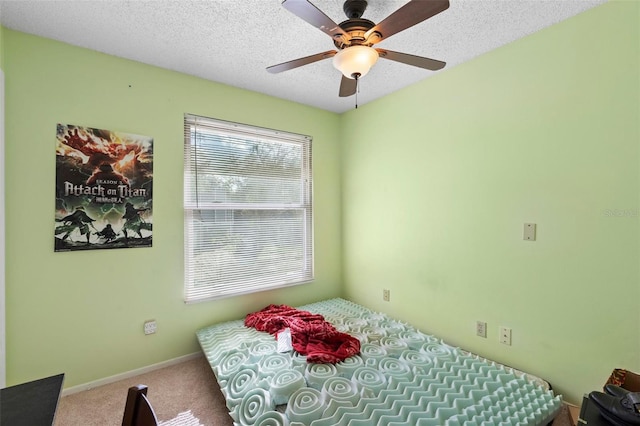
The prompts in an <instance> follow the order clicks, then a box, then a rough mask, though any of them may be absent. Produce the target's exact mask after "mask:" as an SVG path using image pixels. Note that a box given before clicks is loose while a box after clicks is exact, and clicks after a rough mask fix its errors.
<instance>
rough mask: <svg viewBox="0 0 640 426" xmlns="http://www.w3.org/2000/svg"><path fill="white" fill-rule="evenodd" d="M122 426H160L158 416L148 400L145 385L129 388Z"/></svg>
mask: <svg viewBox="0 0 640 426" xmlns="http://www.w3.org/2000/svg"><path fill="white" fill-rule="evenodd" d="M122 426H158V419H157V418H156V414H155V413H154V411H153V407H152V406H151V403H150V402H149V400H148V399H147V387H146V386H145V385H137V386H132V387H130V388H129V392H128V393H127V403H126V404H125V407H124V416H123V418H122Z"/></svg>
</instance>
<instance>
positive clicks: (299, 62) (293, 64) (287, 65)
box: [267, 50, 338, 74]
mask: <svg viewBox="0 0 640 426" xmlns="http://www.w3.org/2000/svg"><path fill="white" fill-rule="evenodd" d="M336 53H338V52H336V51H335V50H327V51H326V52H322V53H316V54H315V55H311V56H305V57H304V58H298V59H294V60H293V61H289V62H283V63H281V64H278V65H272V66H270V67H267V71H269V72H270V73H271V74H277V73H279V72H282V71H289V70H292V69H294V68H298V67H301V66H303V65H308V64H312V63H314V62H318V61H321V60H323V59H328V58H331V57H333V56H335V55H336Z"/></svg>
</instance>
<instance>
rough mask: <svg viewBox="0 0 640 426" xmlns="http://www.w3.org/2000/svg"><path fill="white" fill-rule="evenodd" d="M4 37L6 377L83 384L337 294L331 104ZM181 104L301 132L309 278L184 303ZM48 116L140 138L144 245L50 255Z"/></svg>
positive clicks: (51, 133) (51, 144)
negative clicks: (147, 179)
mask: <svg viewBox="0 0 640 426" xmlns="http://www.w3.org/2000/svg"><path fill="white" fill-rule="evenodd" d="M4 45H5V48H6V56H5V74H6V182H7V186H6V206H7V208H6V223H7V232H6V235H7V240H6V242H7V255H6V260H7V271H6V275H7V282H6V303H7V330H6V331H7V384H8V385H11V384H15V383H19V382H23V381H26V380H30V379H35V378H38V377H42V376H45V375H50V374H55V373H59V372H65V373H66V378H65V386H66V387H70V386H74V385H78V384H82V383H87V382H90V381H93V380H97V379H101V378H105V377H109V376H112V375H115V374H119V373H122V372H125V371H129V370H132V369H136V368H140V367H143V366H147V365H151V364H154V363H157V362H161V361H165V360H168V359H172V358H175V357H179V356H182V355H185V354H190V353H194V352H198V351H199V350H200V349H199V346H198V344H197V341H196V337H195V331H196V330H197V329H198V328H200V327H203V326H206V325H208V324H212V323H215V322H219V321H223V320H228V319H237V318H242V317H243V316H244V315H245V314H246V313H248V312H251V311H254V310H257V309H260V308H262V307H264V306H265V305H266V304H267V303H288V304H293V305H299V304H304V303H308V302H312V301H315V300H318V299H323V298H330V297H336V296H339V295H340V293H341V258H342V254H341V240H340V239H341V233H340V231H341V224H340V221H341V213H340V168H339V161H338V158H339V140H338V136H339V116H337V115H336V114H333V113H328V112H325V111H321V110H318V109H314V108H309V107H306V106H302V105H299V104H295V103H292V102H287V101H283V100H278V99H275V98H271V97H267V96H263V95H259V94H256V93H252V92H249V91H244V90H239V89H236V88H232V87H229V86H225V85H222V84H215V83H211V82H207V81H204V80H201V79H197V78H193V77H189V76H186V75H182V74H178V73H174V72H170V71H166V70H162V69H159V68H154V67H150V66H146V65H143V64H140V63H136V62H131V61H127V60H122V59H118V58H115V57H111V56H107V55H103V54H100V53H97V52H93V51H89V50H85V49H80V48H76V47H72V46H69V45H66V44H62V43H58V42H55V41H51V40H47V39H43V38H38V37H34V36H30V35H26V34H23V33H19V32H15V31H11V30H7V29H5V33H4ZM265 78H266V77H265ZM185 112H189V113H194V114H199V115H204V116H211V117H216V118H220V119H224V120H231V121H237V122H242V123H247V124H253V125H258V126H265V127H270V128H277V129H283V130H288V131H292V132H298V133H302V134H308V135H312V136H313V137H314V142H313V143H314V145H313V149H314V153H313V155H314V201H315V238H316V240H315V268H316V281H315V283H313V284H308V285H303V286H298V287H295V288H289V289H286V290H282V291H273V292H269V293H260V294H254V295H251V296H244V297H236V298H229V299H224V300H220V301H215V302H207V303H200V304H195V305H185V304H184V303H183V301H182V283H183V248H182V240H183V211H182V183H183V179H182V171H183V169H182V150H183V148H182V145H183V125H182V120H183V114H184V113H185ZM58 122H61V123H70V124H78V125H86V126H92V127H97V128H104V129H111V130H117V131H120V132H128V133H135V134H142V135H149V136H153V138H154V153H155V161H154V200H153V201H154V212H153V213H154V217H153V221H154V238H153V239H154V241H153V247H152V248H145V249H128V250H127V249H122V250H102V251H92V252H75V253H54V251H53V238H52V237H53V233H52V230H53V227H54V220H53V219H54V207H55V203H54V201H55V200H54V185H55V181H54V178H55V132H56V123H58ZM151 318H155V319H156V320H157V323H158V333H157V334H155V335H151V336H145V335H144V334H143V332H142V325H143V322H144V321H145V320H147V319H151Z"/></svg>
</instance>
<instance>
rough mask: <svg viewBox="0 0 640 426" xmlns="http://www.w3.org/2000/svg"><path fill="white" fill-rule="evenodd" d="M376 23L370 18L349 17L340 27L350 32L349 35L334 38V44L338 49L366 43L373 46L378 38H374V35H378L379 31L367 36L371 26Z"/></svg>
mask: <svg viewBox="0 0 640 426" xmlns="http://www.w3.org/2000/svg"><path fill="white" fill-rule="evenodd" d="M375 25H376V24H375V23H373V22H371V21H370V20H368V19H362V18H351V19H347V20H346V21H344V22H341V23H340V25H339V26H340V28H342V29H343V30H344V32H345V33H347V34H348V38H347V37H340V38H336V39H334V40H333V44H334V45H335V46H336V47H337V48H338V49H344V48H347V47H349V46H353V45H358V44H360V45H364V46H371V45H373V44H375V43H377V41H378V39H377V38H376V39H373V37H378V36H379V34H378V33H377V32H375V31H374V32H373V34H371V35H369V36H367V37H365V34H366V32H367V31H369V30H370V29H371V28H373V27H375Z"/></svg>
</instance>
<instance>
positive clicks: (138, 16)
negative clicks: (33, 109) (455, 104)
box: [0, 0, 606, 112]
mask: <svg viewBox="0 0 640 426" xmlns="http://www.w3.org/2000/svg"><path fill="white" fill-rule="evenodd" d="M425 1H428V0H425ZM311 2H312V3H313V4H314V5H316V6H317V7H318V8H319V9H320V10H322V11H323V12H324V13H325V14H326V15H327V16H329V17H330V18H331V19H333V20H334V21H335V22H337V23H340V22H342V21H344V20H345V19H346V17H345V15H344V12H343V11H342V5H343V0H311ZM605 2H606V0H450V3H451V6H450V7H449V9H447V10H445V11H444V12H442V13H440V14H438V15H436V16H434V17H432V18H430V19H428V20H426V21H424V22H422V23H420V24H418V25H416V26H414V27H411V28H409V29H407V30H405V31H403V32H400V33H398V34H396V35H394V36H392V37H389V39H387V40H384V41H383V42H381V43H380V44H378V45H376V47H381V48H386V49H389V50H396V51H399V52H404V53H410V54H414V55H419V56H426V57H429V58H433V59H438V60H442V61H445V62H447V66H446V67H445V68H444V69H443V70H441V71H437V72H447V70H449V69H451V68H452V67H454V66H455V65H458V64H460V63H462V62H465V61H468V60H470V59H472V58H474V57H476V56H478V55H481V54H483V53H486V52H488V51H490V50H493V49H495V48H497V47H500V46H502V45H505V44H507V43H509V42H511V41H514V40H516V39H519V38H521V37H524V36H527V35H529V34H532V33H534V32H536V31H538V30H541V29H543V28H545V27H548V26H550V25H553V24H555V23H558V22H560V21H562V20H564V19H567V18H569V17H571V16H574V15H576V14H578V13H580V12H583V11H585V10H587V9H590V8H592V7H594V6H597V5H600V4H602V3H605ZM280 3H281V1H280V0H216V1H191V0H182V1H168V0H153V1H140V0H137V1H119V0H107V1H88V0H76V1H31V0H20V1H0V23H2V25H3V26H5V27H7V28H10V29H14V30H18V31H22V32H26V33H31V34H35V35H39V36H42V37H47V38H51V39H54V40H59V41H63V42H65V43H69V44H72V45H76V46H81V47H86V48H89V49H93V50H96V51H99V52H104V53H107V54H110V55H114V56H119V57H122V58H127V59H132V60H135V61H139V62H143V63H147V64H151V65H155V66H158V67H162V68H167V69H170V70H174V71H179V72H182V73H185V74H190V75H194V76H198V77H202V78H205V79H208V80H213V81H217V82H221V83H225V84H228V85H231V86H235V87H240V88H244V89H249V90H253V91H256V92H260V93H265V94H268V95H272V96H276V97H279V98H284V99H288V100H292V101H296V102H299V103H302V104H306V105H311V106H314V107H318V108H322V109H325V110H328V111H334V112H344V111H347V110H349V109H352V108H353V107H354V104H355V100H354V98H353V97H349V98H339V97H338V88H339V87H340V73H339V72H338V71H337V70H335V69H334V68H333V66H332V63H331V60H330V59H328V60H323V61H320V62H317V63H314V64H311V65H306V66H304V67H300V68H297V69H294V70H290V71H285V72H283V73H280V74H269V73H268V72H266V71H265V68H266V67H268V66H270V65H275V64H278V63H281V62H286V61H290V60H293V59H297V58H300V57H303V56H308V55H312V54H315V53H319V52H323V51H327V50H331V49H333V48H334V46H333V42H332V41H331V38H330V37H329V36H327V35H326V34H325V33H323V32H321V31H320V30H318V29H316V28H314V27H313V26H311V25H310V24H308V23H306V22H304V21H303V20H301V19H300V18H298V17H297V16H295V15H293V14H292V13H290V12H288V11H287V10H285V9H284V8H283V7H282V6H281V5H280ZM405 3H406V0H404V1H403V0H369V6H368V8H367V10H366V12H365V14H364V15H363V18H366V19H369V20H371V21H373V22H376V23H377V22H380V21H381V20H382V19H384V18H385V17H387V16H388V15H389V14H391V13H392V12H393V11H395V10H396V9H398V8H400V7H401V6H402V5H403V4H405ZM437 72H433V71H428V70H424V69H421V68H416V67H412V66H409V65H405V64H400V63H396V62H392V61H388V60H380V61H378V62H377V63H376V65H375V66H374V68H373V69H372V70H371V71H370V72H369V74H367V75H366V76H365V77H363V79H362V80H361V81H360V92H359V93H358V104H359V105H364V104H366V103H367V102H370V101H372V100H374V99H377V98H379V97H382V96H384V95H387V94H389V93H392V92H394V91H396V90H398V89H401V88H403V87H406V86H408V85H410V84H413V83H415V82H418V81H420V80H423V79H425V78H428V77H430V76H432V75H435V74H436V73H437Z"/></svg>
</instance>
